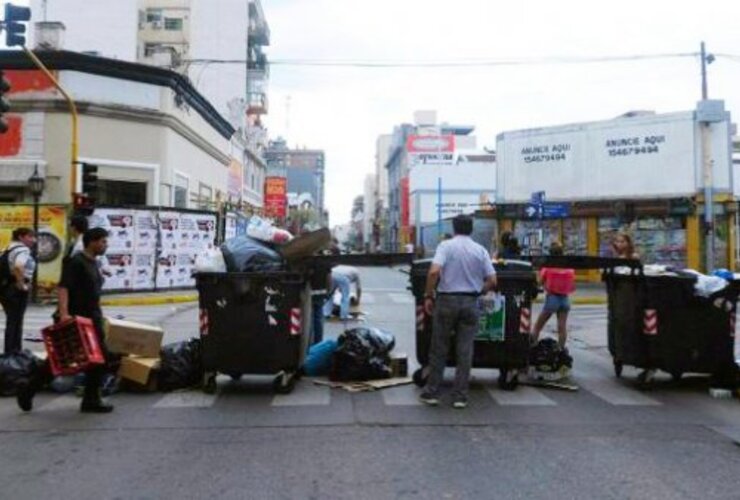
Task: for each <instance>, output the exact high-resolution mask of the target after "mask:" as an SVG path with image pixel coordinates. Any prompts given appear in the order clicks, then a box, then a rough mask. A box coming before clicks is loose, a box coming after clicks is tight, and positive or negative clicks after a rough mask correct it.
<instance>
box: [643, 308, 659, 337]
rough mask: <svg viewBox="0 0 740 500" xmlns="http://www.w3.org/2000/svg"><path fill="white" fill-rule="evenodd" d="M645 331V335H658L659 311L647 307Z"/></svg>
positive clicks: (644, 321)
mask: <svg viewBox="0 0 740 500" xmlns="http://www.w3.org/2000/svg"><path fill="white" fill-rule="evenodd" d="M643 333H644V334H645V335H658V311H656V310H655V309H645V315H644V318H643Z"/></svg>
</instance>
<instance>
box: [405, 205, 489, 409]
mask: <svg viewBox="0 0 740 500" xmlns="http://www.w3.org/2000/svg"><path fill="white" fill-rule="evenodd" d="M452 227H453V229H454V232H455V236H454V237H453V238H452V239H449V240H445V241H442V242H441V243H440V244H439V246H438V247H437V251H436V253H435V254H434V260H433V261H432V266H431V268H430V269H429V275H428V276H427V283H426V292H425V295H424V310H425V312H426V314H429V315H433V318H434V319H433V329H432V345H431V348H430V352H429V368H430V373H429V379H428V381H427V384H426V386H425V387H424V390H423V391H422V393H421V395H420V396H419V399H420V400H421V401H422V402H423V403H426V404H428V405H431V406H436V405H438V404H439V388H440V384H441V383H442V377H443V375H444V369H445V366H446V364H447V351H448V348H449V344H450V337H451V336H452V334H453V332H454V333H455V335H456V337H457V340H456V354H457V365H456V366H457V367H456V370H455V386H454V391H453V395H452V405H453V406H454V407H455V408H458V409H462V408H465V407H466V406H467V405H468V383H469V379H470V369H471V366H472V364H473V341H474V339H475V334H476V333H477V332H478V328H479V314H480V312H479V306H478V298H479V296H480V295H481V294H483V293H486V292H488V291H491V290H493V289H495V288H496V271H495V270H494V269H493V264H492V263H491V256H490V255H489V253H488V251H487V250H486V249H485V248H484V247H483V246H481V245H479V244H478V243H476V242H475V241H473V239H472V238H471V237H470V235H471V234H472V232H473V219H472V218H471V217H469V216H467V215H458V216H457V217H455V218H454V219H453V221H452Z"/></svg>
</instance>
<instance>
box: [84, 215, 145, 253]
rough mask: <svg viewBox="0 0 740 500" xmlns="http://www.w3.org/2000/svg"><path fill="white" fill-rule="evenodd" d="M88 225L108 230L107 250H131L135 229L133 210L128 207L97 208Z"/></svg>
mask: <svg viewBox="0 0 740 500" xmlns="http://www.w3.org/2000/svg"><path fill="white" fill-rule="evenodd" d="M90 227H91V228H93V227H102V228H103V229H106V230H107V231H108V252H110V253H116V252H129V253H130V252H132V251H133V250H134V240H135V236H136V231H135V229H134V210H132V209H128V208H99V209H96V210H95V213H93V214H92V215H91V216H90Z"/></svg>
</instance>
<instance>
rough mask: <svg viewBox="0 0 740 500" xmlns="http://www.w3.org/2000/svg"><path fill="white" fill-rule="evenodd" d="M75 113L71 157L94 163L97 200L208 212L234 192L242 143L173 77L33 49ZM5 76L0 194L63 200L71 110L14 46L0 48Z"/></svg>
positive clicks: (12, 198)
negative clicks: (34, 180) (35, 180)
mask: <svg viewBox="0 0 740 500" xmlns="http://www.w3.org/2000/svg"><path fill="white" fill-rule="evenodd" d="M38 54H39V57H40V58H41V59H42V61H43V62H44V64H45V65H46V66H47V67H49V68H50V69H51V70H52V71H54V72H55V73H56V75H57V79H58V80H59V81H60V82H61V84H62V86H63V87H64V88H65V89H67V91H68V92H69V93H70V94H71V95H74V96H75V101H76V104H77V109H78V111H79V153H78V161H80V162H85V163H89V164H93V165H97V166H98V168H99V170H98V178H99V181H98V185H99V193H98V200H97V202H98V203H99V204H112V205H130V206H138V205H150V206H173V207H181V208H208V209H213V208H214V207H215V206H216V205H217V204H218V203H219V202H220V201H224V200H227V199H228V198H229V196H230V195H231V196H234V195H237V194H238V193H239V191H240V187H241V178H240V177H239V173H240V172H241V171H242V165H243V161H244V156H245V149H246V144H245V143H244V141H243V140H242V138H241V137H240V136H239V135H238V134H236V130H235V129H234V128H233V126H232V125H231V124H230V123H229V121H227V120H226V119H225V118H224V117H222V116H221V115H220V114H219V113H218V112H217V111H216V110H215V109H214V108H213V106H211V104H210V103H209V101H208V100H207V99H205V97H203V96H202V95H201V94H200V93H198V92H197V91H196V90H195V88H193V86H192V85H190V83H189V82H188V81H187V80H186V79H185V78H184V77H183V76H182V75H180V74H178V73H174V72H171V71H167V70H163V69H159V68H155V67H152V66H146V65H140V64H134V63H128V62H123V61H116V60H112V59H104V58H100V57H94V56H88V55H83V54H79V53H75V52H66V51H47V52H39V53H38ZM0 66H2V67H3V68H4V69H5V74H6V78H7V79H8V80H9V81H10V83H11V91H10V94H9V97H10V102H11V107H12V112H11V113H10V114H9V115H8V116H9V121H10V123H11V128H10V130H9V131H8V133H6V134H2V135H0V200H2V201H3V202H12V203H21V202H28V201H30V200H31V199H32V198H31V196H30V193H29V192H28V188H27V179H28V178H29V177H30V176H31V174H32V173H33V171H34V170H35V169H38V171H39V173H40V175H41V176H42V177H44V178H45V179H46V190H45V192H44V193H43V196H42V198H41V202H42V203H61V204H68V203H70V202H71V201H72V193H73V192H80V176H79V175H77V185H74V186H73V185H72V175H73V174H72V172H73V171H72V166H71V163H72V155H71V148H70V143H71V137H72V134H71V129H72V127H71V122H72V120H71V115H70V113H69V108H68V106H67V103H66V102H65V100H64V99H63V97H62V95H60V93H59V92H58V91H57V90H56V88H55V87H54V85H53V84H52V82H51V81H50V80H48V79H47V78H46V77H45V76H44V75H43V73H41V72H40V71H39V70H37V69H36V68H35V67H34V66H33V64H32V63H31V62H30V61H29V60H28V58H27V57H26V56H25V54H24V53H23V52H20V51H1V52H0Z"/></svg>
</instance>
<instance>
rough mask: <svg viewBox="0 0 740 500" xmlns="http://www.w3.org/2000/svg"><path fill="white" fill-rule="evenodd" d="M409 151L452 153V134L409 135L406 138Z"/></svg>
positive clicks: (453, 140) (453, 149)
mask: <svg viewBox="0 0 740 500" xmlns="http://www.w3.org/2000/svg"><path fill="white" fill-rule="evenodd" d="M406 151H408V152H409V153H437V152H441V153H454V152H455V136H454V135H410V136H409V137H408V139H407V140H406Z"/></svg>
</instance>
